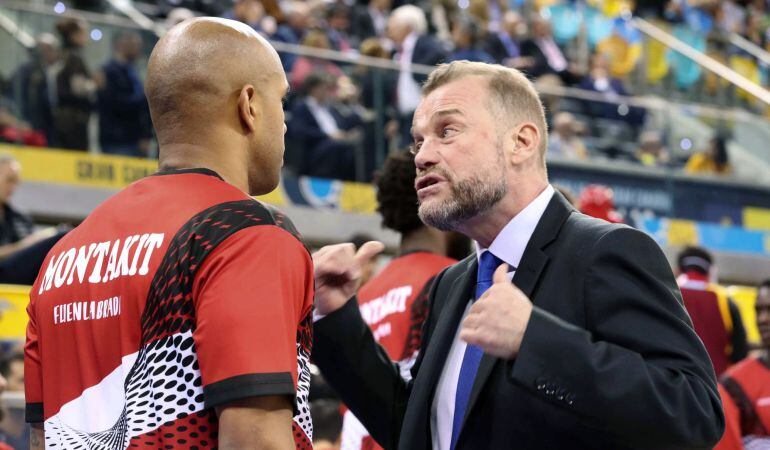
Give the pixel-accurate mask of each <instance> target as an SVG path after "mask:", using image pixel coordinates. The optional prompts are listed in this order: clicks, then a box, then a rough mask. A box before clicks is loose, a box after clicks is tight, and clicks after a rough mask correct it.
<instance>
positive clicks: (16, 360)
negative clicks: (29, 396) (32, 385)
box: [0, 351, 24, 392]
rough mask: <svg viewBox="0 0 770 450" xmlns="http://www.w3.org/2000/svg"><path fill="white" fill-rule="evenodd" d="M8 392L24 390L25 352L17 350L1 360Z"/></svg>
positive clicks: (1, 371) (0, 368) (0, 364)
mask: <svg viewBox="0 0 770 450" xmlns="http://www.w3.org/2000/svg"><path fill="white" fill-rule="evenodd" d="M0 374H2V375H3V377H4V378H5V380H6V389H5V390H6V391H7V392H24V352H19V351H15V352H12V353H11V354H10V355H8V356H6V357H4V358H3V359H2V361H0Z"/></svg>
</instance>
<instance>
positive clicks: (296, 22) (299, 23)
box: [286, 2, 310, 30]
mask: <svg viewBox="0 0 770 450" xmlns="http://www.w3.org/2000/svg"><path fill="white" fill-rule="evenodd" d="M286 20H287V22H288V23H289V26H290V27H292V28H294V29H295V30H306V29H307V28H308V27H309V26H310V8H309V7H308V6H307V4H305V3H303V2H294V3H292V7H291V12H290V13H289V14H288V16H287V18H286Z"/></svg>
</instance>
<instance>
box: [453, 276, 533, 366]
mask: <svg viewBox="0 0 770 450" xmlns="http://www.w3.org/2000/svg"><path fill="white" fill-rule="evenodd" d="M507 273H508V265H507V264H501V265H500V267H498V268H497V270H495V273H494V275H493V277H492V281H493V283H494V284H492V286H491V287H490V288H489V289H487V291H486V292H485V293H484V295H482V296H481V298H479V299H478V300H476V302H475V303H474V304H473V306H471V309H470V311H469V312H468V316H467V317H466V318H465V320H464V321H463V323H462V324H461V329H460V339H462V340H464V341H465V342H467V343H468V344H471V345H476V346H479V347H481V348H482V349H483V350H484V352H485V353H489V354H490V355H494V356H497V357H499V358H505V359H512V358H513V357H515V356H516V354H517V353H519V348H521V340H522V338H523V337H524V331H525V330H526V329H527V324H528V323H529V317H530V316H531V315H532V302H531V301H530V300H529V298H527V296H526V295H524V293H523V292H521V291H520V290H519V289H518V288H517V287H516V286H514V285H513V283H511V282H510V281H508V277H507Z"/></svg>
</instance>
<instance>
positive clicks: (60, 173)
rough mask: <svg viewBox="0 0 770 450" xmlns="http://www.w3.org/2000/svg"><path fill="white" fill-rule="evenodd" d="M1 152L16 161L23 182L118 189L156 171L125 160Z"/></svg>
mask: <svg viewBox="0 0 770 450" xmlns="http://www.w3.org/2000/svg"><path fill="white" fill-rule="evenodd" d="M0 151H2V152H5V153H10V154H11V155H13V156H14V157H15V158H16V159H17V160H19V162H20V163H21V167H22V177H23V179H25V180H28V181H39V182H44V183H58V184H74V185H79V186H89V187H100V188H113V189H120V188H123V187H125V186H127V185H129V184H131V183H133V182H134V181H136V180H138V179H140V178H143V177H146V176H147V175H150V174H151V173H153V172H155V171H156V170H157V168H158V161H156V160H150V159H141V158H129V157H126V156H112V155H94V154H90V153H84V152H75V151H66V150H51V149H40V148H35V147H18V146H14V145H5V144H0Z"/></svg>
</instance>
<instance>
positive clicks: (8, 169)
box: [0, 161, 21, 205]
mask: <svg viewBox="0 0 770 450" xmlns="http://www.w3.org/2000/svg"><path fill="white" fill-rule="evenodd" d="M19 181H21V165H20V164H19V163H18V162H16V161H6V162H4V163H0V205H5V204H6V203H8V201H9V200H10V199H11V196H13V193H14V192H15V191H16V187H17V186H18V185H19Z"/></svg>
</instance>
